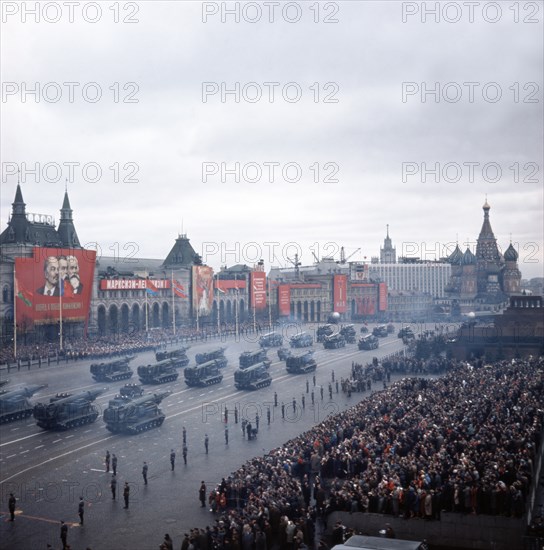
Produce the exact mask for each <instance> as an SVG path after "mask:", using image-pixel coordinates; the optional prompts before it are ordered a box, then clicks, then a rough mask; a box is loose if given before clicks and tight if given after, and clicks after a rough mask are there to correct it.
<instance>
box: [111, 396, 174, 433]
mask: <svg viewBox="0 0 544 550" xmlns="http://www.w3.org/2000/svg"><path fill="white" fill-rule="evenodd" d="M171 393H172V392H169V391H166V392H162V393H153V394H152V393H149V394H147V395H144V396H142V397H137V398H136V399H132V400H131V399H126V398H125V399H126V401H125V402H123V403H120V402H117V403H116V402H114V400H112V401H110V404H109V406H108V408H107V409H106V410H105V411H104V422H105V423H106V428H107V429H108V430H109V431H110V432H113V433H126V434H138V433H141V432H144V431H146V430H151V429H152V428H157V427H158V426H160V425H161V424H162V423H163V422H164V419H165V418H166V416H165V414H164V413H163V412H162V411H161V409H159V407H158V405H159V404H160V403H161V401H162V400H163V399H164V398H165V397H167V396H168V395H170V394H171Z"/></svg>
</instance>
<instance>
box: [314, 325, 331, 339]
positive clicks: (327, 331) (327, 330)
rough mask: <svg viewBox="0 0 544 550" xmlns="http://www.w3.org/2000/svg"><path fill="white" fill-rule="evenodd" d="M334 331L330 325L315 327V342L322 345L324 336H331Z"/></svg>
mask: <svg viewBox="0 0 544 550" xmlns="http://www.w3.org/2000/svg"><path fill="white" fill-rule="evenodd" d="M334 330H335V327H334V325H332V324H330V323H327V324H326V325H322V326H320V327H317V332H316V338H317V341H318V342H320V343H322V342H323V340H324V339H325V336H330V335H331V334H333V333H334Z"/></svg>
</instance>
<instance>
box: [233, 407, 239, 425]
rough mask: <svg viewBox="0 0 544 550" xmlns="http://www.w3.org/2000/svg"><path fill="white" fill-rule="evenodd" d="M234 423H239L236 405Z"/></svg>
mask: <svg viewBox="0 0 544 550" xmlns="http://www.w3.org/2000/svg"><path fill="white" fill-rule="evenodd" d="M234 423H235V424H238V408H237V407H236V406H235V407H234Z"/></svg>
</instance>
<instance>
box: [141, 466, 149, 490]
mask: <svg viewBox="0 0 544 550" xmlns="http://www.w3.org/2000/svg"><path fill="white" fill-rule="evenodd" d="M147 469H148V468H147V462H144V467H143V468H142V477H143V478H144V485H147Z"/></svg>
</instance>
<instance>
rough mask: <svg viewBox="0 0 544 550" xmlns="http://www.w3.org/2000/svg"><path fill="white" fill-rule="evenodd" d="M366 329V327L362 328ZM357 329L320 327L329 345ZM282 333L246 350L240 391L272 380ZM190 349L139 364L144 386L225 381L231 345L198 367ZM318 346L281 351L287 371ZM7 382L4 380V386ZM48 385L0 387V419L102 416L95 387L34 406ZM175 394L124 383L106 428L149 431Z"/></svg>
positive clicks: (54, 425)
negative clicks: (273, 351) (270, 352)
mask: <svg viewBox="0 0 544 550" xmlns="http://www.w3.org/2000/svg"><path fill="white" fill-rule="evenodd" d="M361 332H362V333H363V331H362V330H361ZM389 332H390V327H388V326H386V325H379V326H377V327H375V328H374V330H373V332H372V334H370V333H368V331H365V333H363V334H362V335H361V337H360V338H359V341H358V348H359V349H360V350H371V349H376V348H377V347H378V346H379V338H378V336H380V337H383V336H387V335H388V333H389ZM355 337H356V333H355V328H354V327H353V325H344V326H342V327H341V328H340V330H337V329H336V326H335V325H333V324H327V325H325V326H323V327H319V328H318V330H317V340H318V341H322V342H323V345H324V347H325V348H326V349H329V348H338V347H343V346H345V345H346V342H348V343H354V342H355ZM399 337H402V338H403V339H404V338H406V339H411V338H413V337H414V335H413V333H412V331H411V330H410V329H409V328H406V329H401V331H400V332H399ZM282 343H283V337H282V336H281V335H279V334H278V333H275V332H272V333H269V334H266V335H263V336H261V338H260V339H259V344H260V347H261V349H258V350H256V351H245V352H243V353H242V354H241V355H240V357H239V368H238V369H237V370H236V371H235V373H234V385H235V387H236V388H237V389H239V390H257V389H259V388H264V387H267V386H269V385H270V384H271V382H272V377H271V376H270V373H269V368H270V365H271V361H270V359H268V357H267V348H268V347H271V346H281V344H282ZM289 343H290V346H291V348H301V347H309V346H311V345H312V344H313V337H312V336H311V334H308V333H305V332H302V333H299V334H296V335H294V336H292V337H291V338H290V340H289ZM187 349H188V348H187V347H182V348H179V349H176V350H173V351H170V352H157V353H156V359H157V361H156V363H154V364H152V365H140V366H139V367H138V369H137V373H138V377H139V379H140V382H141V383H142V384H164V383H168V382H173V381H175V380H177V379H178V376H179V374H178V372H177V370H176V369H177V368H179V367H182V366H184V367H185V368H184V377H185V382H186V384H187V385H188V386H190V387H193V386H209V385H211V384H217V383H220V382H221V381H222V380H223V375H222V374H221V372H220V369H222V368H224V367H226V366H227V362H228V361H227V358H226V357H225V350H226V348H224V347H220V348H217V349H214V350H212V351H208V352H203V353H197V354H196V356H195V361H196V365H195V366H191V367H189V366H187V365H188V363H189V359H188V357H187V354H186V352H187ZM313 354H314V350H313V349H310V350H307V351H306V352H304V353H298V354H296V353H294V352H291V351H290V350H288V349H286V348H281V347H280V348H279V349H278V357H279V358H280V360H285V361H286V369H287V372H288V373H290V374H307V373H310V372H314V371H315V370H316V368H317V363H316V361H315V359H314V357H313ZM133 358H134V357H124V358H120V359H115V360H112V361H109V362H102V363H93V364H92V365H91V367H90V371H91V375H92V377H93V378H94V379H95V380H96V381H99V382H115V381H119V380H126V379H128V378H130V377H132V376H133V374H134V373H133V371H132V369H131V368H130V367H129V363H130V361H131V360H132V359H133ZM5 383H7V381H2V382H1V385H2V386H3V385H4V384H5ZM45 387H46V386H45V385H29V386H28V387H26V388H22V389H17V390H7V391H6V390H2V391H0V422H2V423H4V422H11V421H14V420H17V419H20V418H27V417H29V416H31V415H34V418H35V419H36V422H37V424H38V426H40V427H41V428H44V429H47V430H66V429H69V428H73V427H77V426H81V425H84V424H89V423H92V422H95V421H96V419H97V418H98V416H99V412H98V408H97V407H96V406H95V405H94V404H93V401H95V399H96V398H97V397H98V396H99V395H101V394H102V393H103V392H104V391H105V389H102V388H99V389H93V390H87V391H82V392H80V393H76V394H70V393H60V394H57V395H55V396H54V397H51V398H50V399H49V402H48V403H37V404H36V405H32V404H31V403H30V401H29V398H30V397H32V395H34V393H36V392H38V391H40V390H42V389H43V388H45ZM170 393H171V392H169V391H166V392H162V393H148V394H146V395H144V388H143V387H142V386H141V385H138V384H130V383H127V384H125V385H124V386H123V387H122V388H121V389H120V391H119V394H118V395H116V396H115V397H114V398H113V399H111V400H110V401H109V404H108V407H107V408H106V409H105V411H104V415H103V419H104V422H105V423H106V428H107V429H108V430H109V431H111V432H113V433H129V434H137V433H140V432H142V431H145V430H149V429H151V428H154V427H158V426H160V425H162V423H163V422H164V419H165V415H164V414H163V413H162V411H161V409H160V408H159V406H158V405H159V404H160V403H161V402H162V400H163V399H164V398H165V397H167V396H168V395H170Z"/></svg>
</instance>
